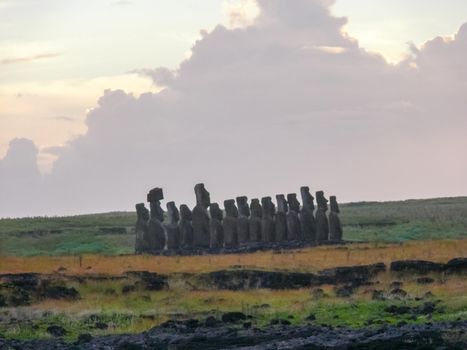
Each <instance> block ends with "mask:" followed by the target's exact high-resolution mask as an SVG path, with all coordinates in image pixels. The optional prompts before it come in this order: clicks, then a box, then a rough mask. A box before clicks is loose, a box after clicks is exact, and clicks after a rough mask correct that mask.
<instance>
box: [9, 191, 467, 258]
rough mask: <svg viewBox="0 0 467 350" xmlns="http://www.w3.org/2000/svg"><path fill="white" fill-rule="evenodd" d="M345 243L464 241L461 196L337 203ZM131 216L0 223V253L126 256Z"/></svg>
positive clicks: (465, 200) (466, 202) (465, 214)
mask: <svg viewBox="0 0 467 350" xmlns="http://www.w3.org/2000/svg"><path fill="white" fill-rule="evenodd" d="M341 211H342V213H341V219H342V222H343V224H344V236H345V239H346V240H363V241H378V242H400V241H405V240H426V239H446V238H453V239H454V238H467V197H457V198H438V199H424V200H408V201H394V202H360V203H348V204H342V205H341ZM135 221H136V214H135V213H134V212H113V213H105V214H90V215H78V216H68V217H38V218H22V219H1V220H0V255H3V256H34V255H78V254H91V253H93V254H105V255H118V254H131V253H132V252H133V244H134V229H133V226H134V223H135Z"/></svg>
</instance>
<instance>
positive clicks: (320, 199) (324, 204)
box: [316, 191, 328, 211]
mask: <svg viewBox="0 0 467 350" xmlns="http://www.w3.org/2000/svg"><path fill="white" fill-rule="evenodd" d="M316 203H318V210H324V211H326V210H328V200H327V199H326V198H325V197H324V192H323V191H318V192H316Z"/></svg>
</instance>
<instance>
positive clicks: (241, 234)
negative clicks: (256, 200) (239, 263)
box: [236, 196, 250, 245]
mask: <svg viewBox="0 0 467 350" xmlns="http://www.w3.org/2000/svg"><path fill="white" fill-rule="evenodd" d="M236 200H237V206H238V221H237V231H238V243H239V244H241V245H244V244H246V243H247V242H249V241H250V220H249V217H250V207H249V206H248V197H245V196H242V197H237V199H236Z"/></svg>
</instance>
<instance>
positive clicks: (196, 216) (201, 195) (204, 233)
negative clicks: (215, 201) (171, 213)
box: [193, 184, 211, 248]
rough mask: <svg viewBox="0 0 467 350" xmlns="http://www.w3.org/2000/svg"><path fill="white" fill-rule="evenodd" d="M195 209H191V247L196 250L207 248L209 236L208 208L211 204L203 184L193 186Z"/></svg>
mask: <svg viewBox="0 0 467 350" xmlns="http://www.w3.org/2000/svg"><path fill="white" fill-rule="evenodd" d="M195 194H196V207H194V208H193V245H194V246H195V247H196V248H209V244H210V241H211V235H210V232H209V214H208V207H209V205H210V204H211V197H210V196H209V192H208V191H207V190H206V189H205V188H204V184H197V185H196V186H195Z"/></svg>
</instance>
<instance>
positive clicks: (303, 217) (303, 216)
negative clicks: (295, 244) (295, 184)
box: [300, 186, 316, 242]
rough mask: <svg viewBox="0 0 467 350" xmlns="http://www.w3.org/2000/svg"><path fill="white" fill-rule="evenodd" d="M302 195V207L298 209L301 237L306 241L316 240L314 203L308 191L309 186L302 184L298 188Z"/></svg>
mask: <svg viewBox="0 0 467 350" xmlns="http://www.w3.org/2000/svg"><path fill="white" fill-rule="evenodd" d="M300 193H301V195H302V202H303V207H302V209H301V211H300V227H301V230H302V235H303V239H304V240H305V241H306V242H315V241H316V222H315V216H314V214H313V213H314V211H315V205H314V204H313V200H314V198H313V196H312V195H311V193H310V188H309V187H307V186H303V187H301V188H300Z"/></svg>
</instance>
